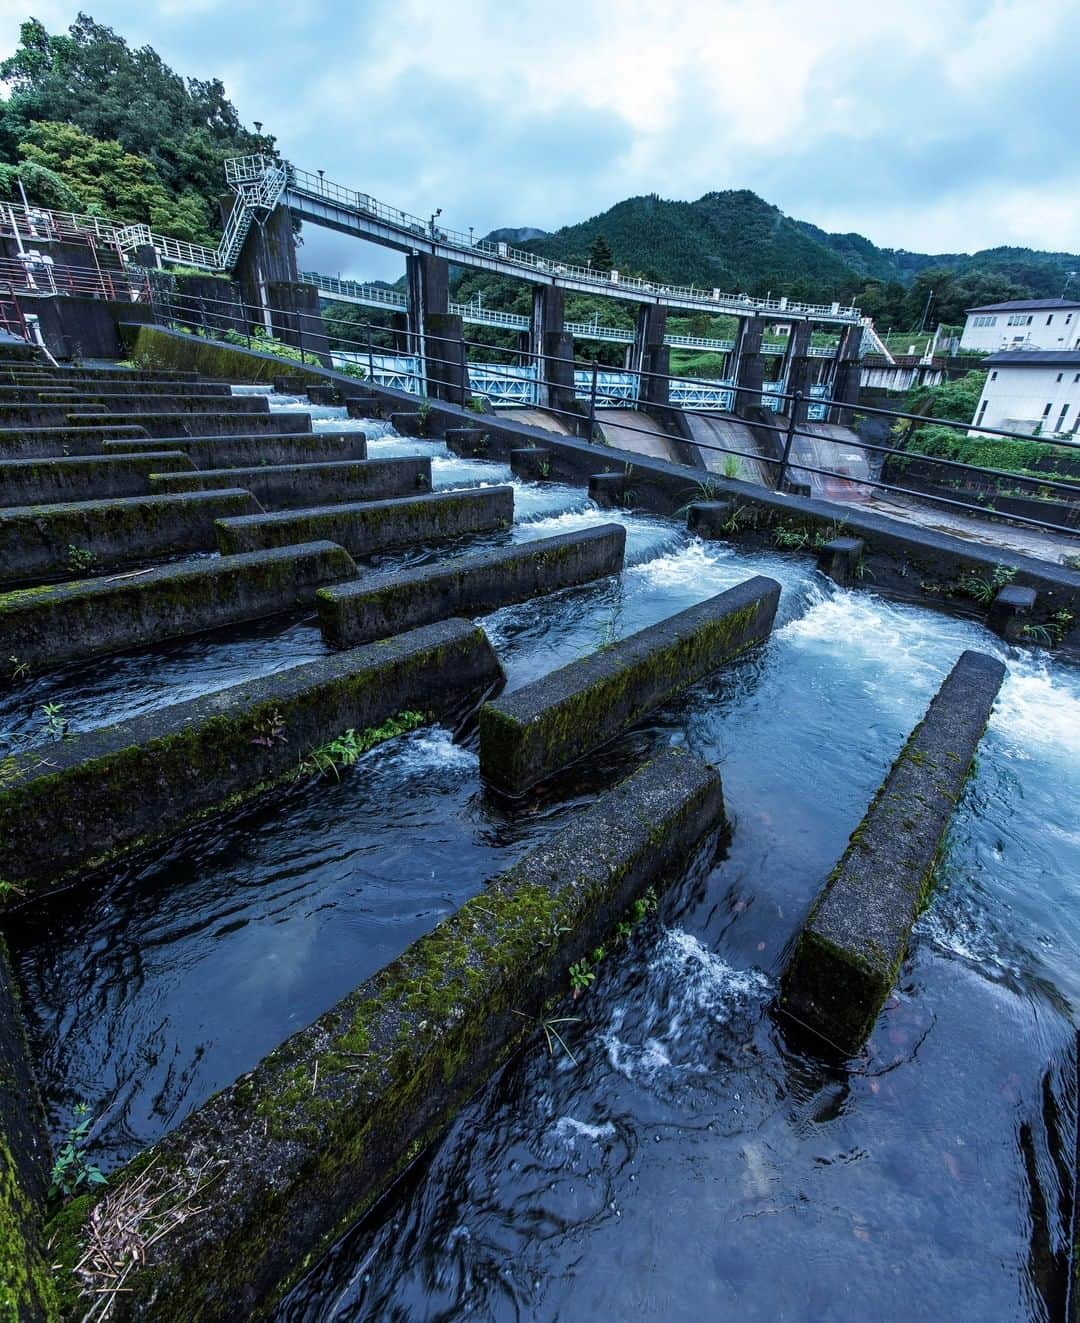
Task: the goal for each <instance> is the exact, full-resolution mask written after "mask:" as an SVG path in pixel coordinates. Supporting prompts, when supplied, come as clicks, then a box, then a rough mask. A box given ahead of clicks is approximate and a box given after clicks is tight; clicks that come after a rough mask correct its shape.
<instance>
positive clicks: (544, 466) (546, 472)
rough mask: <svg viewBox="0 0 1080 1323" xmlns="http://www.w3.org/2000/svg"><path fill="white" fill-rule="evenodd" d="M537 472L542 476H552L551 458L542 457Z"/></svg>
mask: <svg viewBox="0 0 1080 1323" xmlns="http://www.w3.org/2000/svg"><path fill="white" fill-rule="evenodd" d="M536 472H537V474H538V475H539V476H540V477H541V478H550V477H551V460H550V459H542V460H541V461H540V463H539V464H538V465H537V469H536Z"/></svg>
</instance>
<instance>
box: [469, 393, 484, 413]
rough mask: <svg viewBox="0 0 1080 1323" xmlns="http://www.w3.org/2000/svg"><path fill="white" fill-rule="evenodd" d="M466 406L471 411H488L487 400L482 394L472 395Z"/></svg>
mask: <svg viewBox="0 0 1080 1323" xmlns="http://www.w3.org/2000/svg"><path fill="white" fill-rule="evenodd" d="M465 408H466V409H468V410H469V412H470V413H487V401H486V400H485V399H484V398H483V397H482V396H480V395H470V396H469V400H468V403H467V404H466V405H465Z"/></svg>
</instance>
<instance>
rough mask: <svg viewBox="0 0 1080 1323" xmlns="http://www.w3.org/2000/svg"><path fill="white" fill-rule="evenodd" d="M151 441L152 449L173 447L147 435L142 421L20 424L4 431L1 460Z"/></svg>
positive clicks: (94, 451) (0, 434) (88, 451)
mask: <svg viewBox="0 0 1080 1323" xmlns="http://www.w3.org/2000/svg"><path fill="white" fill-rule="evenodd" d="M114 438H115V439H117V440H126V441H147V440H151V441H152V442H153V444H152V445H151V446H150V447H148V448H149V449H152V450H172V449H174V447H173V446H170V445H165V444H163V441H162V440H161V439H159V438H151V437H149V436H148V435H147V431H146V428H145V427H139V426H138V424H135V425H129V424H126V423H125V424H106V425H105V426H104V427H98V426H92V427H72V426H70V425H66V426H64V427H19V428H15V429H14V430H11V431H0V460H9V459H48V458H49V457H51V456H55V457H56V458H61V457H62V456H64V455H100V454H101V452H102V447H103V446H104V444H105V442H106V441H108V440H111V439H114Z"/></svg>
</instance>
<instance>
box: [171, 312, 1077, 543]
mask: <svg viewBox="0 0 1080 1323" xmlns="http://www.w3.org/2000/svg"><path fill="white" fill-rule="evenodd" d="M174 303H176V304H179V305H183V304H184V303H189V304H191V305H193V306H195V307H196V308H199V307H201V305H205V304H207V303H210V304H213V303H222V304H228V306H229V307H230V309H231V310H232V311H233V313H234V314H235V311H236V305H235V304H232V303H228V301H226V300H214V299H199V300H189V299H188V298H187V297H186V296H183V295H180V296H176V295H166V296H164V298H163V300H162V301H161V302H160V303H159V306H158V307H157V314H158V317H159V319H161V317H162V314H164V320H165V321H166V323H167V322H168V320H169V318H170V316H176V315H177V313H176V311H175V309H174V308H173V304H174ZM249 311H250V312H251V314H252V318H253V320H257V318H256V316H255V310H254V309H251V310H249ZM273 311H276V312H278V313H282V312H283V310H280V309H278V310H273ZM181 315H183V314H181ZM211 315H212V314H211ZM284 315H286V316H292V317H296V327H297V332H298V333H299V336H300V340H301V348H300V353H301V355H302V357H306V356H305V351H304V349H303V347H302V344H303V322H304V317H303V316H300V317H297V316H296V314H295V312H292V313H288V312H286V313H285V314H284ZM188 317H189V319H190V314H188ZM310 321H311V322H313V323H316V324H318V325H320V326H321V319H320V318H319V317H318V316H317V315H314V316H311V318H310ZM204 328H205V329H204V333H205V334H206V335H207V336H208V337H209V338H221V335H220V333H216V332H215V331H214V330H212V329H211V328H210V327H209V326H206V325H205V320H204ZM358 329H366V330H367V332H368V337H367V340H366V341H362V340H352V341H346V340H344V339H341V341H340V343H341V344H343V345H344V344H351V345H354V346H355V347H356V350H357V351H358V352H357V354H356V357H357V358H358V359H359V361H360V364H363V363H364V362H365V360H366V362H367V363H368V364H369V365H370V367H374V360H375V357H376V354H375V351H374V349H373V342H372V339H371V333H372V332H384V331H385V328H384V327H379V326H375V325H373V324H372V323H362V324H361V325H360V327H358ZM323 338H324V337H323ZM247 340H248V344H249V347H257V344H258V341H257V339H256V340H254V341H253V338H252V337H251V336H250V335H249V336H248V337H247ZM470 348H473V349H476V350H479V351H481V352H490V351H491V346H488V345H482V344H480V343H479V342H473V341H463V342H462V355H463V357H462V358H460V359H456V360H451V359H443V358H440V357H437V356H433V355H432V354H431V353H425V354H424V356H423V359H422V360H421V359H420V358H419V357H418V356H417V355H397V356H393V357H397V358H398V359H399V360H401V363H402V366H401V370H400V371H398V372H396V373H395V377H394V383H395V384H396V382H397V381H400V382H402V383H403V385H402V387H401V388H402V389H406V390H408V391H410V392H411V393H414V394H416V393H420V394H423V393H424V392H425V390H426V387H427V381H426V377H427V371H428V368H429V366H431V365H439V364H442V365H443V366H445V367H446V368H448V369H450V370H452V371H453V372H455V373H467V372H468V370H469V368H470V360H468V359H466V358H465V357H464V354H465V353H466V352H467V350H468V349H470ZM328 352H329V353H330V354H334V353H339V354H344V353H347V352H348V351H347V350H344V349H341V350H329V351H328ZM499 352H510V351H499ZM379 356H380V357H382V355H379ZM517 356H518V357H521V358H524V359H527V360H528V361H529V366H528V367H527V368H525V369H522V368H521V367H519V368H518V369H517V373H518V375H517V380H518V381H520V382H521V384H522V387H523V388H524V387H525V386H531V385H532V384H533V382H532V381H526V380H525V377H524V374H525V373H526V372H527V373H529V375H530V376H533V374H535V373H536V370H537V368H538V367H539V365H540V364H541V363H544V362H548V361H557V362H558V363H560V364H561V365H562V366H563V367H564V368H565V367H566V366H572V367H573V369H575V370H579V371H580V373H581V375H584V374H588V375H589V377H590V378H591V377H592V375H593V368H594V365H593V363H592V362H590V361H588V360H575V359H562V358H558V357H557V356H555V355H550V354H542V353H533V352H529V351H518V354H517ZM387 357H392V356H390V355H387ZM315 358H316V361H319V356H318V355H315ZM475 365H476V366H480V365H479V364H475ZM484 366H486V367H487V369H488V371H489V373H491V374H492V376H496V375H499V365H498V364H487V365H484ZM513 373H514V368H513V367H512V366H511V365H504V367H503V374H504V375H505V376H506V377H508V378H511V379H512V374H513ZM605 375H611V376H613V377H614V376H618V375H623V376H625V377H632V378H633V379H635V380H637V381H641V380H666V381H667V382H668V383H669V393H670V387H671V386H672V385H676V386H680V387H686V388H689V387H692V386H695V385H697V386H704V387H706V388H709V389H711V390H714V391H715V390H717V389H722V390H723V391H725V392H728V393H730V395H731V396H732V398H738V397H740V396H742V397H745V396H749V397H750V398H751V400H752V401H754V400H756V401H760V402H761V403H763V404H764V403H770V404H774V405H775V406H776V407H777V408H779V409H780V410H781V411H783V410H784V409H786V410H787V420H786V422H779V423H769V422H766V421H764V419H758V420H756V421H755V422H754V424H753V426H754V427H755V428H756V429H758V430H761V431H765V432H771V433H773V434H776V435H778V436H783V437H784V438H785V440H786V439H787V438H789V437H796V436H805V437H808V438H812V439H813V440H814V441H818V442H820V441H821V440H822V437H821V435H820V434H819V433H817V432H812V431H808V430H807V429H806V428H805V427H803V426H800V425H799V424H798V421H797V416H798V414H799V412H800V410H801V409H802V408H804V407H806V406H807V405H810V404H811V400H810V399H804V397H803V396H802V395H801V393H798V392H795V393H793V392H790V391H786V390H783V389H779V388H778V387H780V385H781V383H765V386H764V389H763V390H761V389H754V388H751V387H743V386H738V385H735V384H729V383H721V382H716V381H713V380H710V379H708V378H683V377H677V376H674V375H672V374H670V373H654V372H648V371H638V372H634V373H629V374H619V373H617V372H612V373H610V374H605V373H604V372H602V371H601V372H597V373H596V374H595V376H596V380H597V388H596V394H595V396H594V406H593V407H594V408H595V403H596V402H600V400H601V397H602V398H603V399H604V400H607V401H609V402H611V403H619V402H625V400H626V396H625V395H623V396H622V400H621V401H620V400H619V399H618V398H617V396H616V392H615V391H614V390H613V389H609V387H608V383H607V382H606V381H605ZM465 380H466V382H468V377H467V376H466V378H465ZM612 384H614V383H612ZM770 387H771V389H770ZM465 389H466V391H470V390H471V391H472V392H473V393H475V394H478V395H483V396H486V397H488V398H498V395H497V392H495V391H494V390H490V389H489V390H484V389H482V388H481V389H476V388H474V387H473V385H472V383H469V384H467V385H466V387H465ZM620 393H621V392H620ZM763 393H764V394H767V395H769V396H770V397H771V398H770V400H768V401H765V400H763V399H762V395H763ZM587 394H588V393H587V392H583V397H585V398H587ZM520 402H521V403H527V402H528V400H527V399H526V398H524V397H522V398H521V399H520ZM813 404H814V405H817V406H818V407H820V408H821V409H823V410H824V411H825V415H826V417H827V416H828V414H829V412H830V411H831V410H834V409H835V410H840V411H843V412H858V413H859V414H860V415H861V414H869V415H877V416H882V417H886V418H891V419H893V420H906V421H910V422H912V423H918V424H924V425H925V424H936V425H939V426H944V427H946V428H950V429H952V430H953V431H956V432H962V433H965V434H967V433H970V432H971V431H972V428H971V427H970V425H969V424H965V423H958V422H957V421H956V420H954V419H937V418H930V417H926V416H924V415H920V414H911V413H904V412H902V411H897V410H888V409H878V408H874V407H871V406H864V405H856V404H851V403H848V402H845V401H836V400H833V399H831V398H830V397H829V396H828V394H826V395H825V396H824V397H823V398H820V399H815V400H813ZM674 407H677V406H674ZM545 408H546V409H547V410H548V411H549V412H553V413H555V414H562V415H565V416H566V417H567V418H570V419H572V420H574V421H575V423H576V424H577V425H580V424H581V423H582V415H581V414H580V413H578V412H573V411H570V410H566V409H562V410H560V409H558V408H552V406H551V405H550V404H549V405H546V406H545ZM781 416H782V412H781ZM622 426H623V427H625V428H628V429H629V430H634V429H633V426H632V424H630V423H624V424H622ZM641 430H644V429H641ZM649 432H650V435H655V432H654V431H653V429H649ZM979 433H980V435H986V436H999V437H1004V438H1007V439H1011V440H1019V441H1024V442H1035V443H1037V444H1038V445H1039V446H1040V448H1042V449H1045V451H1046V453H1047V455H1049V456H1051V457H1060V456H1061V455H1063V453H1065V452H1067V451H1070V450H1072V451H1073V452H1075V454H1076V456H1077V457H1078V458H1080V446H1076V445H1070V443H1069V442H1067V441H1066V442H1062V441H1054V440H1051V439H1048V438H1044V437H1031V436H1028V435H1025V434H1023V433H1015V432H1006V431H1004V430H1002V429H997V428H980V429H979ZM661 435H664V436H667V437H669V439H671V440H672V441H676V442H683V441H685V437H683V436H680V435H677V434H675V433H670V432H662V433H661ZM694 444H695V445H697V446H698V447H699V448H700V449H703V450H715V451H718V452H722V453H726V454H735V455H738V454H743V453H744V452H741V451H738V450H736V449H734V448H733V447H729V446H724V445H720V444H715V443H708V442H703V441H696V440H695V442H694ZM842 444H843V445H844V446H845V448H847V447H853V448H857V449H859V450H861V451H862V452H864V453H866V454H867V455H878V456H882V457H884V460H885V461H887V460H888V459H890V458H891V459H899V460H908V461H915V462H919V463H921V464H926V465H927V466H929V467H930V468H931V469H937V470H942V471H944V472H945V473H946V474H958V475H961V476H963V475H972V476H973V477H975V478H976V479H981V480H983V481H986V482H988V483H990V484H991V486H996V490H997V494H999V495H1000V494H1001V487H1002V485H1007V489H1006V490H1007V491H1010V490H1011V491H1017V490H1019V492H1020V494H1023V493H1024V492H1025V491H1026V492H1029V493H1036V494H1037V493H1039V492H1050V493H1053V494H1059V493H1060V494H1061V495H1062V496H1063V497H1065V498H1067V499H1069V500H1071V501H1072V502H1074V503H1080V483H1076V482H1069V481H1061V480H1060V479H1057V478H1043V477H1041V476H1039V475H1037V474H1036V475H1031V474H1026V473H1013V472H1009V471H1007V470H1001V469H990V468H986V467H983V466H980V465H974V464H966V463H964V462H962V461H959V460H947V459H942V458H939V457H937V456H930V455H921V454H918V453H917V452H911V451H905V450H903V449H900V448H898V447H896V446H889V445H878V444H876V443H873V442H869V441H864V440H863V439H861V438H860V437H857V436H855V435H854V434H852V435H851V436H850V437H847V438H845V440H844V442H843V443H842ZM751 458H754V459H756V460H759V461H760V462H761V463H765V464H770V465H773V466H776V467H777V469H778V471H779V472H781V473H782V472H783V471H784V469H786V468H787V467H788V466H790V467H792V468H794V469H797V470H800V471H805V472H807V473H817V474H819V475H821V476H827V477H833V478H839V479H842V480H844V481H846V482H850V483H854V484H856V485H860V486H865V487H870V488H874V489H878V488H880V489H882V490H885V491H889V492H896V493H899V494H902V495H905V496H910V497H914V498H916V499H918V500H923V501H930V502H934V503H937V504H942V505H945V506H948V507H949V508H955V509H958V510H962V511H965V512H968V513H973V514H978V515H980V516H983V517H986V516H988V515H989V516H993V517H997V518H1005V519H1008V520H1009V521H1011V522H1013V523H1019V524H1024V525H1028V526H1032V527H1039V528H1044V529H1049V530H1051V531H1053V532H1056V533H1064V534H1067V535H1069V536H1071V537H1076V536H1077V535H1078V530H1077V529H1076V528H1072V527H1068V526H1066V525H1062V524H1057V523H1054V522H1052V521H1049V520H1044V519H1039V518H1037V517H1035V516H1029V515H1021V514H1017V513H1014V512H1003V511H996V510H993V509H988V508H987V507H986V506H984V505H979V504H975V503H972V502H970V501H963V500H953V499H952V498H950V497H942V496H938V495H936V494H934V493H932V492H920V491H918V490H916V489H913V488H906V487H901V486H898V485H896V484H895V483H888V482H882V481H880V480H879V479H874V478H870V477H869V476H866V475H852V474H851V473H845V472H839V471H834V470H829V469H824V468H821V469H819V468H815V467H814V466H813V465H811V464H808V463H805V462H803V461H802V460H801V459H797V458H795V459H790V460H788V461H780V460H776V459H773V458H770V457H767V456H764V455H753V456H751ZM993 494H994V493H993V492H990V493H988V495H993Z"/></svg>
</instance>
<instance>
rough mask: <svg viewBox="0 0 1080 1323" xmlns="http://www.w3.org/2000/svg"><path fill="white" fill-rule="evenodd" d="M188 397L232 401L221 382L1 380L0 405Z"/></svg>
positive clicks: (226, 386) (230, 389) (226, 388)
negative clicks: (71, 399)
mask: <svg viewBox="0 0 1080 1323" xmlns="http://www.w3.org/2000/svg"><path fill="white" fill-rule="evenodd" d="M141 394H149V395H172V396H174V397H178V396H187V395H201V396H213V397H214V398H215V399H224V398H228V399H235V398H236V397H235V396H234V395H233V393H232V388H231V387H230V386H229V385H228V384H227V383H226V382H224V381H116V382H113V381H104V382H103V381H39V382H34V383H23V384H15V383H12V382H5V381H4V380H3V379H2V378H0V401H2V402H5V403H17V402H18V401H20V400H46V401H48V400H51V399H53V398H56V399H60V398H61V397H63V396H67V397H70V396H72V395H76V396H78V397H79V398H80V399H84V398H86V397H87V396H93V398H95V399H100V398H108V399H113V398H117V397H120V396H130V395H134V396H139V395H141Z"/></svg>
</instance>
